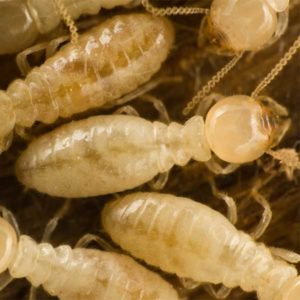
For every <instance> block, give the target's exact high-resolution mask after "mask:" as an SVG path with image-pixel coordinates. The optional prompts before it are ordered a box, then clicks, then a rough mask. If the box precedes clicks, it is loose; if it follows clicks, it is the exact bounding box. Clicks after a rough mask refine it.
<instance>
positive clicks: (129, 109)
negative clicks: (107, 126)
mask: <svg viewBox="0 0 300 300" xmlns="http://www.w3.org/2000/svg"><path fill="white" fill-rule="evenodd" d="M113 114H114V115H121V114H125V115H130V116H136V117H138V116H139V115H140V114H139V112H138V111H137V110H136V109H135V108H134V107H133V106H131V105H125V106H122V107H120V108H118V109H117V110H115V111H114V112H113Z"/></svg>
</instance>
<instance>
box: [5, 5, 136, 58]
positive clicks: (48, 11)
mask: <svg viewBox="0 0 300 300" xmlns="http://www.w3.org/2000/svg"><path fill="white" fill-rule="evenodd" d="M133 1H134V0H91V1H86V0H61V2H62V3H63V4H64V6H65V7H66V9H67V10H68V12H69V14H70V16H71V17H72V18H73V19H77V18H79V17H80V15H85V14H89V15H94V14H97V13H98V12H99V11H100V9H101V8H105V9H110V8H113V7H115V6H119V5H128V4H130V3H131V2H133ZM55 2H56V0H2V1H0V55H1V54H6V53H16V52H19V51H21V50H23V49H25V48H27V47H29V46H30V45H32V43H33V42H34V41H35V40H36V38H37V37H38V35H39V34H45V33H48V32H50V31H51V30H53V29H54V28H56V27H57V26H58V24H59V23H60V22H61V17H60V14H59V12H58V9H57V8H56V3H55Z"/></svg>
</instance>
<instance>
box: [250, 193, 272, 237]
mask: <svg viewBox="0 0 300 300" xmlns="http://www.w3.org/2000/svg"><path fill="white" fill-rule="evenodd" d="M252 196H253V198H254V200H255V201H256V202H257V203H259V204H260V205H261V206H262V207H263V209H264V212H263V215H262V217H261V220H260V221H259V223H258V225H257V226H256V228H255V229H254V230H253V232H252V233H250V235H251V236H252V237H253V238H254V239H255V240H256V239H258V238H260V237H261V236H262V235H263V234H264V232H265V231H266V229H267V228H268V226H269V224H270V222H271V219H272V210H271V207H270V204H269V202H268V200H267V199H266V198H265V197H264V196H262V195H261V194H260V193H259V192H258V191H257V189H256V188H254V189H253V190H252Z"/></svg>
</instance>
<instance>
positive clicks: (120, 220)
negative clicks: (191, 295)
mask: <svg viewBox="0 0 300 300" xmlns="http://www.w3.org/2000/svg"><path fill="white" fill-rule="evenodd" d="M102 223H103V226H104V229H105V230H106V231H107V232H108V233H109V234H110V235H111V237H112V239H113V240H114V241H115V242H116V243H118V244H119V245H120V246H121V247H122V248H123V249H126V250H127V251H129V252H130V253H132V254H133V255H134V256H135V257H138V258H140V259H143V260H145V261H146V262H147V263H149V264H152V265H155V266H157V267H160V268H161V269H163V270H164V271H167V272H170V273H176V274H177V275H178V276H180V277H187V278H192V279H194V280H196V281H199V282H210V283H216V284H217V283H224V284H225V285H226V286H228V287H236V286H241V287H242V288H244V289H245V290H246V291H253V290H257V291H258V292H259V294H260V295H262V294H263V293H264V294H265V295H266V296H264V297H261V299H268V300H271V299H274V298H272V297H270V295H274V293H276V291H278V290H276V289H279V288H280V286H281V285H282V284H283V283H284V282H286V281H288V280H289V279H290V278H293V277H296V274H297V272H296V269H295V268H294V267H293V266H290V265H288V264H287V263H285V262H282V261H280V260H276V259H274V258H273V257H272V256H271V254H270V252H269V251H268V250H267V248H266V247H265V246H264V245H262V244H256V243H255V242H254V241H253V240H252V239H251V238H250V237H249V236H248V235H246V234H244V233H242V232H239V231H238V230H237V229H236V228H235V227H234V226H233V225H232V224H231V223H229V221H228V220H227V219H226V218H225V217H224V216H223V215H221V214H220V213H218V212H216V211H214V210H212V209H210V208H209V207H207V206H205V205H202V204H200V203H197V202H194V201H192V200H189V199H187V198H180V197H176V196H172V195H166V194H157V193H135V194H131V195H128V196H125V197H124V198H121V199H118V200H115V201H112V202H111V203H108V204H107V205H106V206H105V208H104V210H103V212H102ZM278 274H280V276H281V278H280V277H278Z"/></svg>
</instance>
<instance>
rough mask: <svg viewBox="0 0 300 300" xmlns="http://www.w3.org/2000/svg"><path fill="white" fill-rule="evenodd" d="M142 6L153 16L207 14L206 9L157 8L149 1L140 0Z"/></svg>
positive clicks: (207, 10)
mask: <svg viewBox="0 0 300 300" xmlns="http://www.w3.org/2000/svg"><path fill="white" fill-rule="evenodd" d="M141 3H142V5H143V6H144V7H145V9H146V10H147V11H148V12H150V13H151V14H153V15H155V16H172V15H196V14H204V15H208V14H209V11H210V10H209V9H208V8H201V7H183V6H169V7H165V8H157V7H154V6H153V5H152V4H150V2H149V0H142V1H141Z"/></svg>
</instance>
